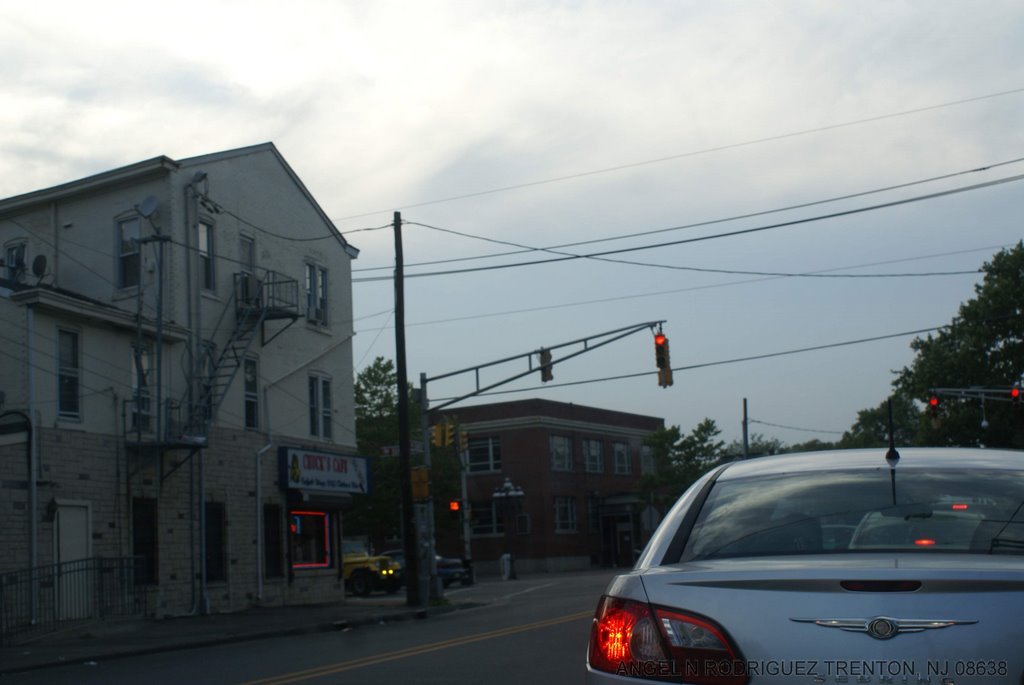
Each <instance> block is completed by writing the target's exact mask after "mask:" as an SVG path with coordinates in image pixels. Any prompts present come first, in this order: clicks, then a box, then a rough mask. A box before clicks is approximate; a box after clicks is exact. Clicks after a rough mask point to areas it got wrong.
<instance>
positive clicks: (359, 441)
mask: <svg viewBox="0 0 1024 685" xmlns="http://www.w3.org/2000/svg"><path fill="white" fill-rule="evenodd" d="M355 402H356V445H357V447H358V449H359V454H360V455H362V456H365V457H367V458H368V459H369V460H370V470H371V472H372V480H371V483H372V490H371V492H370V494H368V495H356V497H355V501H354V503H353V508H352V511H350V512H348V513H346V515H345V531H344V533H345V535H350V534H356V533H358V534H363V535H369V536H370V537H371V539H374V540H383V539H385V538H389V537H397V536H398V535H399V534H400V532H401V520H400V518H401V516H400V512H401V507H400V506H399V504H400V502H401V490H400V485H401V483H400V479H399V469H398V458H397V457H385V456H382V450H383V448H384V447H386V446H391V445H397V444H398V374H397V373H396V371H395V365H394V362H392V361H391V360H390V359H384V358H383V357H377V358H376V359H374V360H373V363H371V364H370V365H369V366H367V367H366V368H364V369H363V370H362V371H360V372H359V374H358V375H357V376H356V382H355ZM410 406H411V409H412V410H413V411H410V414H415V415H418V412H416V411H415V409H416V408H415V407H414V406H412V405H410ZM411 423H412V426H413V427H414V429H413V434H414V435H415V433H416V429H418V427H419V422H418V420H416V421H412V422H411Z"/></svg>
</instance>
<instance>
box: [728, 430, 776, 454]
mask: <svg viewBox="0 0 1024 685" xmlns="http://www.w3.org/2000/svg"><path fill="white" fill-rule="evenodd" d="M787 449H788V448H787V447H786V443H784V442H782V441H781V440H779V439H778V438H769V437H766V436H764V435H762V434H761V433H751V434H750V435H749V436H747V454H748V455H749V456H750V457H764V456H767V455H770V454H780V453H782V452H785V451H786V450H787ZM723 452H724V453H725V454H726V455H728V456H729V457H730V458H742V457H743V441H742V440H733V441H732V442H730V443H729V444H728V445H726V446H725V449H724V450H723Z"/></svg>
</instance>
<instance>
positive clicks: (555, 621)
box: [241, 611, 594, 685]
mask: <svg viewBox="0 0 1024 685" xmlns="http://www.w3.org/2000/svg"><path fill="white" fill-rule="evenodd" d="M593 615H594V612H593V611H581V612H578V613H575V614H569V615H568V616H559V617H557V618H549V619H545V620H543V621H536V622H534V623H526V624H523V625H518V626H511V627H508V628H499V629H498V630H492V631H489V632H486V633H476V634H474V635H466V636H463V637H456V638H452V639H450V640H441V641H440V642H431V643H428V644H425V645H417V646H415V647H407V648H406V649H399V650H396V651H394V652H385V653H383V654H376V655H374V656H366V657H361V658H359V659H351V660H349V661H341V662H339V663H336V664H327V665H326V666H318V667H317V668H310V669H307V670H305V671H295V672H294V673H285V674H284V675H279V676H272V677H269V678H261V679H259V680H250V681H247V682H245V683H242V684H241V685H285V683H297V682H300V681H303V680H309V679H311V678H323V677H324V676H329V675H334V674H335V673H342V672H344V671H351V670H353V669H356V668H363V667H365V666H373V665H375V664H382V663H385V662H388V661H396V660H398V659H406V658H408V657H411V656H418V655H420V654H427V653H429V652H436V651H438V650H441V649H450V648H452V647H459V646H462V645H468V644H472V643H473V642H481V641H483V640H491V639H493V638H496V637H504V636H506V635H515V634H516V633H525V632H527V631H529V630H536V629H538V628H548V627H550V626H556V625H559V624H561V623H568V622H569V621H576V620H578V619H581V618H584V617H588V616H593Z"/></svg>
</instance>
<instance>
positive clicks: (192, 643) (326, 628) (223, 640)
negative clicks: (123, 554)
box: [0, 602, 484, 676]
mask: <svg viewBox="0 0 1024 685" xmlns="http://www.w3.org/2000/svg"><path fill="white" fill-rule="evenodd" d="M483 605H484V603H483V602H462V603H459V604H450V605H444V606H435V607H427V608H425V609H402V610H398V611H393V612H389V613H377V614H367V615H364V616H358V617H354V618H344V619H339V620H337V621H331V622H330V623H323V622H321V623H314V624H311V625H306V626H293V627H290V628H278V629H274V630H257V631H253V632H250V633H243V634H239V635H225V636H220V637H211V638H205V639H202V640H198V639H193V640H189V639H187V638H185V639H183V640H182V641H173V642H167V643H166V644H162V645H159V646H153V647H140V648H138V649H127V650H119V651H113V652H102V651H98V652H96V653H95V654H93V655H83V656H76V657H74V658H73V659H61V660H58V661H46V662H43V663H35V664H26V665H23V666H14V667H12V668H4V667H3V666H0V676H5V675H14V674H16V673H25V672H27V671H37V670H42V669H46V668H56V667H60V666H73V665H75V664H81V663H84V662H89V661H112V660H114V659H124V658H128V657H136V656H149V655H152V654H162V653H166V652H176V651H183V650H186V649H202V648H205V647H216V646H220V645H229V644H237V643H240V642H253V641H257V640H267V639H270V638H280V637H294V636H297V635H310V634H314V633H328V632H345V631H348V630H352V629H353V628H361V627H365V626H369V625H377V624H380V623H395V622H398V621H412V620H423V619H426V618H429V617H431V616H437V615H441V614H448V613H452V612H454V611H459V610H462V609H472V608H475V607H479V606H483ZM100 649H102V648H100Z"/></svg>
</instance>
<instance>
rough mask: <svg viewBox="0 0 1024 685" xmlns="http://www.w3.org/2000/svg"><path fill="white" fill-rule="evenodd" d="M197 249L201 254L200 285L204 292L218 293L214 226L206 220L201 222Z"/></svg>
mask: <svg viewBox="0 0 1024 685" xmlns="http://www.w3.org/2000/svg"><path fill="white" fill-rule="evenodd" d="M196 249H197V251H198V252H199V285H200V286H202V288H203V290H209V291H211V292H213V291H216V290H217V280H216V279H217V274H216V269H215V261H216V255H215V253H214V251H213V224H212V223H211V222H209V221H206V220H205V219H200V220H199V235H198V236H197V239H196Z"/></svg>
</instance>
